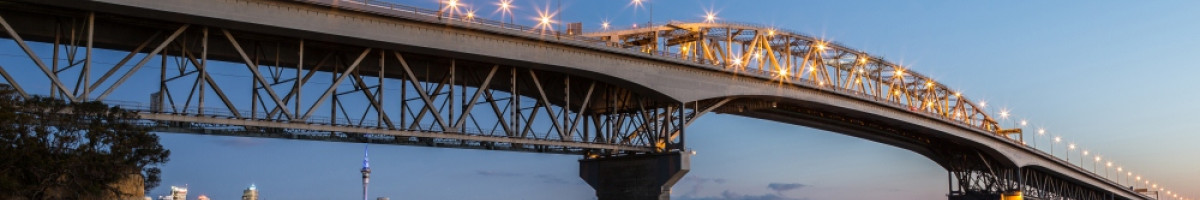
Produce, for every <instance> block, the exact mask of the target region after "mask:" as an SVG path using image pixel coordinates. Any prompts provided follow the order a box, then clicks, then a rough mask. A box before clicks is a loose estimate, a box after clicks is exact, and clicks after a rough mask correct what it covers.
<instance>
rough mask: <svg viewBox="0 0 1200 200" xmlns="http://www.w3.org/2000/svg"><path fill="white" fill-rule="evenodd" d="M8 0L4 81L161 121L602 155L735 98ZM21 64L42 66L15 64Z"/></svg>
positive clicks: (644, 147)
mask: <svg viewBox="0 0 1200 200" xmlns="http://www.w3.org/2000/svg"><path fill="white" fill-rule="evenodd" d="M5 4H7V5H5V9H0V25H2V26H3V28H4V31H3V32H0V37H6V38H10V40H11V41H13V42H14V43H16V44H18V45H16V46H15V48H18V49H19V50H22V51H23V52H24V53H25V55H21V56H20V57H23V58H24V59H20V60H23V61H24V62H25V64H23V65H20V66H0V75H3V77H4V79H5V81H6V83H7V84H10V85H12V86H13V87H14V88H16V89H17V90H18V92H19V93H20V94H21V95H22V96H25V97H28V96H29V95H31V94H30V93H29V90H26V89H25V88H24V87H22V86H28V85H29V84H22V83H24V82H32V83H34V85H37V84H38V82H39V81H42V82H48V83H49V85H50V86H51V87H49V88H47V89H49V92H48V93H46V94H47V95H48V96H51V97H55V98H61V99H64V100H70V101H106V102H108V103H110V104H119V105H122V106H123V107H125V108H127V109H135V110H138V111H140V112H141V113H142V116H143V117H144V119H146V121H145V122H144V123H143V125H146V126H150V127H154V128H156V129H157V130H160V131H171V132H190V133H200V134H218V135H233V136H250V137H273V138H291V139H309V140H326V141H345V142H371V143H388V144H413V145H428V146H440V147H459V148H476V149H496V150H511V151H537V152H547V153H568V154H586V155H588V156H589V157H600V156H610V155H619V154H629V153H642V152H664V151H674V150H680V149H683V148H684V146H683V145H684V139H685V138H684V136H685V134H684V128H685V127H686V126H687V125H688V124H690V123H692V122H693V121H694V120H695V119H696V118H699V117H700V116H702V115H704V114H705V113H708V112H710V111H712V110H713V109H715V108H717V107H720V106H721V105H723V104H725V103H727V102H729V101H730V100H731V99H713V100H705V101H698V102H675V101H673V100H669V99H661V98H652V97H648V96H645V95H640V94H637V93H635V92H633V91H630V90H627V89H624V88H622V87H619V86H616V85H613V84H610V83H606V82H604V81H602V80H594V79H588V78H584V77H581V76H573V75H571V74H568V73H563V72H555V71H546V70H539V69H533V68H528V67H523V66H510V65H502V64H496V63H489V62H486V61H478V60H461V59H453V58H446V57H440V56H437V55H423V54H419V53H413V52H405V51H399V50H391V49H380V48H368V47H359V46H353V45H345V44H339V43H336V42H328V41H313V40H305V39H298V38H291V37H287V36H283V35H269V34H260V33H249V32H239V31H237V30H229V29H225V28H220V27H205V26H201V25H192V24H178V23H171V22H160V21H154V20H147V19H135V18H127V17H122V16H119V15H109V14H102V13H93V12H83V11H69V10H59V9H54V8H44V7H39V6H33V5H24V4H16V3H5ZM3 47H9V46H3ZM46 51H52V52H53V53H52V55H50V56H49V57H44V52H46ZM93 51H105V55H106V56H103V57H101V56H95V55H93ZM39 52H41V53H43V54H38V53H39ZM80 52H82V53H80ZM118 55H119V56H118ZM94 56H95V57H94ZM117 58H119V59H117ZM47 63H49V64H47ZM156 64H157V65H158V66H153V65H156ZM101 65H103V66H101ZM26 66H34V67H37V69H40V71H42V73H41V74H42V75H38V76H33V75H32V74H17V75H19V76H16V77H14V76H12V75H13V74H10V73H9V72H10V71H12V70H13V69H22V70H24V69H28V68H21V67H26ZM14 67H16V68H14ZM96 72H103V73H96ZM26 73H28V72H26ZM147 74H153V75H155V76H147ZM20 75H24V76H20ZM39 77H40V78H39ZM148 77H149V78H148ZM231 77H232V78H231ZM325 78H328V79H325ZM131 93H133V94H134V95H129V94H131ZM114 94H116V95H114ZM247 96H248V97H247ZM114 97H116V98H118V99H113V98H114ZM144 97H149V98H144ZM146 99H149V100H146ZM214 99H215V100H219V103H217V104H215V105H214V104H213V103H211V102H206V101H212V100H214Z"/></svg>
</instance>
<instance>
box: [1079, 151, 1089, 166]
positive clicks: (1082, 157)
mask: <svg viewBox="0 0 1200 200" xmlns="http://www.w3.org/2000/svg"><path fill="white" fill-rule="evenodd" d="M1079 153H1080V154H1079V167H1080V168H1083V162H1084V160H1086V159H1087V155H1088V150H1083V151H1080V152H1079Z"/></svg>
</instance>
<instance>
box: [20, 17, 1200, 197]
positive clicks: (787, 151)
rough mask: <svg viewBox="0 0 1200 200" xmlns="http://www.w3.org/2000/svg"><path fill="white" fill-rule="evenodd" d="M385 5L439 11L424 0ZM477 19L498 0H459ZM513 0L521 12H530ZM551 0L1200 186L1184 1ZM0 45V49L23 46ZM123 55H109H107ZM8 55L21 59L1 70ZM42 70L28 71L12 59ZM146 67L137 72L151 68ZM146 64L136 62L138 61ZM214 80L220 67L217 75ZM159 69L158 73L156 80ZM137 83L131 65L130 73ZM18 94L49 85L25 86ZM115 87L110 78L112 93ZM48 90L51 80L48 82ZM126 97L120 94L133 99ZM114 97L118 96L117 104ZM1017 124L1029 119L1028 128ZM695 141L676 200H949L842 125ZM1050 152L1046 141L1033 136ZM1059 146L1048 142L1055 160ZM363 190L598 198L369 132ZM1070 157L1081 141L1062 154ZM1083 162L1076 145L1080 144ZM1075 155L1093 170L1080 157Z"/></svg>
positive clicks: (215, 177) (560, 158) (222, 178)
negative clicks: (837, 58)
mask: <svg viewBox="0 0 1200 200" xmlns="http://www.w3.org/2000/svg"><path fill="white" fill-rule="evenodd" d="M393 2H397V3H402V4H407V5H414V6H418V7H424V8H430V9H436V8H437V3H436V1H434V0H418V1H398V0H393ZM462 2H463V3H465V4H467V5H470V6H471V7H474V8H476V9H477V10H478V13H479V15H480V16H481V17H489V18H499V17H500V15H499V14H493V12H492V11H493V10H495V9H496V6H495V5H494V4H495V3H496V2H493V1H472V0H463V1H462ZM553 3H554V2H552V1H546V0H515V1H514V5H516V6H517V9H516V11H515V13H516V16H517V17H515V19H516V21H517V22H518V23H522V24H526V25H532V24H534V22H533V19H532V18H533V16H535V15H536V12H535V11H534V8H535V7H543V8H557V7H558V6H556V5H554V4H553ZM645 5H646V7H644V8H637V9H635V8H633V7H631V6H630V3H629V1H624V0H618V1H579V0H575V1H572V0H567V1H562V5H561V8H562V12H560V16H559V17H560V21H566V22H583V23H584V27H585V29H586V30H596V29H598V28H599V27H600V26H599V24H600V23H601V22H602V21H606V20H607V21H609V22H611V23H612V24H613V27H614V28H621V27H629V26H630V25H632V24H634V23H645V22H646V21H649V20H650V14H649V13H650V11H649V10H650V9H649V8H648V7H653V12H654V14H653V19H654V21H656V22H660V23H661V22H666V21H668V20H680V21H699V20H702V17H703V16H704V13H705V11H706V10H714V11H716V12H717V17H718V18H719V20H724V21H735V22H746V23H755V24H764V25H770V26H774V27H779V28H780V29H786V30H792V31H796V32H798V33H801V34H806V35H813V36H818V37H822V38H826V39H827V40H831V41H836V42H838V43H840V44H843V45H846V46H848V47H851V48H855V49H858V50H862V51H866V52H868V53H870V54H872V55H875V56H879V57H883V58H885V59H887V60H890V61H893V62H896V63H901V64H903V65H904V66H906V68H909V69H910V70H912V71H916V72H919V73H922V74H924V75H927V76H930V77H933V78H935V79H936V80H938V81H939V82H941V83H943V84H945V85H948V86H950V87H951V88H954V89H956V90H960V91H963V94H964V96H967V97H968V98H971V99H974V100H977V101H980V100H982V101H986V102H988V106H989V109H992V110H991V112H999V110H1000V109H1006V110H1010V111H1011V113H1012V114H1013V117H1012V118H1011V119H1012V120H1010V121H1006V122H1003V123H1008V124H1015V123H1016V121H1015V120H1017V119H1025V120H1028V121H1029V123H1030V127H1031V128H1029V129H1032V127H1039V128H1044V129H1046V131H1047V134H1049V135H1053V136H1061V137H1062V138H1063V140H1064V141H1063V142H1064V143H1074V144H1077V145H1078V146H1079V147H1080V148H1081V149H1087V150H1089V151H1091V152H1094V153H1097V154H1099V155H1102V156H1103V157H1104V158H1105V160H1112V161H1114V164H1115V165H1119V166H1122V167H1124V168H1125V169H1126V170H1130V171H1132V172H1134V173H1136V174H1141V175H1142V177H1143V178H1146V179H1149V180H1151V181H1153V182H1156V183H1158V185H1160V186H1167V187H1169V189H1170V190H1172V191H1176V192H1179V193H1181V194H1183V195H1184V196H1189V197H1192V198H1200V156H1197V152H1200V145H1196V143H1195V142H1194V141H1200V134H1195V133H1194V130H1200V123H1195V121H1197V120H1200V117H1196V115H1195V113H1200V104H1196V103H1194V102H1195V101H1196V99H1200V93H1198V92H1200V90H1196V88H1197V86H1200V79H1197V78H1195V77H1192V76H1193V75H1195V74H1200V66H1197V62H1195V61H1194V58H1196V57H1197V56H1198V55H1200V40H1198V39H1195V37H1194V36H1196V35H1200V26H1195V24H1196V22H1197V21H1200V13H1197V12H1195V11H1196V9H1197V8H1200V2H1194V1H1143V2H1123V1H1086V2H1061V1H1015V2H1014V1H1008V2H998V1H996V2H993V1H942V0H935V1H920V2H908V1H860V0H851V1H808V0H794V1H734V0H726V1H721V0H700V1H691V0H658V1H654V0H650V1H649V2H648V3H645ZM14 48H15V47H14V44H13V43H11V42H0V49H6V50H5V52H3V55H0V57H4V58H5V59H4V60H10V61H0V64H3V65H4V66H6V67H7V66H14V65H17V64H14V63H12V62H15V61H11V60H15V59H17V58H20V57H19V56H14V55H21V56H23V54H20V52H18V51H13V50H11V49H14ZM115 59H119V57H117V58H115ZM9 68H14V67H9ZM9 70H10V71H15V72H13V73H20V71H21V70H25V71H28V73H39V74H40V72H36V71H32V70H31V69H28V68H24V69H17V70H14V69H9ZM153 70H157V69H151V70H150V72H146V73H148V74H152V75H156V74H157V71H153ZM139 73H140V72H139ZM214 76H228V74H217V75H214ZM150 77H152V79H150V80H156V79H153V78H157V76H150ZM138 80H139V79H137V78H135V79H134V81H135V82H136V81H138ZM25 86H26V88H27V90H31V91H34V89H29V88H37V87H42V88H43V89H39V90H40V91H46V90H47V89H44V87H45V86H40V85H36V84H25ZM121 92H123V91H120V90H118V91H117V93H121ZM43 93H44V92H43ZM139 95H140V96H137V95H132V96H136V98H135V97H130V100H138V99H142V98H143V97H144V95H142V94H139ZM119 98H121V97H114V99H119ZM1027 130H1028V129H1027ZM688 134H689V137H688V148H692V149H694V150H696V151H697V154H696V155H695V156H694V157H693V158H692V165H691V166H692V171H691V172H689V173H688V175H687V176H686V177H685V178H684V179H683V180H682V181H680V182H679V183H678V184H676V185H675V187H674V188H672V197H673V199H683V200H699V199H704V200H724V199H729V200H749V199H807V200H831V199H850V200H866V199H883V198H888V199H913V200H918V199H942V198H945V196H944V195H945V194H946V192H947V187H948V185H947V182H946V176H947V174H946V171H944V170H942V169H941V168H940V167H938V166H937V165H936V164H935V163H933V162H931V161H929V160H928V159H926V158H924V157H922V156H920V155H917V154H915V153H912V152H908V151H905V150H902V149H899V148H895V147H891V146H887V145H883V144H879V143H874V142H870V141H866V140H862V139H858V138H852V137H848V136H844V135H840V134H838V133H832V132H826V131H821V130H815V129H811V128H806V127H801V126H795V125H789V124H781V123H776V122H770V121H764V120H756V119H749V118H742V117H737V116H730V115H719V114H710V115H706V116H704V117H703V118H701V119H699V121H698V122H696V123H694V124H693V125H692V126H691V127H689V129H688ZM160 136H161V137H162V143H163V145H164V146H165V147H166V148H168V149H170V150H171V151H172V155H171V161H170V162H169V163H167V164H165V165H164V166H163V181H162V186H160V187H158V188H156V189H155V190H152V191H149V192H148V194H149V195H154V196H156V195H165V194H166V193H167V192H168V190H169V187H168V186H170V185H180V186H182V185H187V186H188V187H189V188H190V193H189V194H190V196H192V197H193V198H194V197H195V196H197V195H200V194H204V195H206V196H208V197H210V198H211V199H217V200H221V199H238V198H240V195H241V191H242V189H245V188H246V187H248V186H249V185H250V184H255V185H256V186H257V188H258V189H259V190H260V194H261V196H262V197H263V198H262V199H356V198H361V196H360V195H361V185H360V184H361V182H360V181H361V180H360V174H359V171H358V170H359V167H361V161H362V150H363V144H354V143H331V142H314V141H297V140H281V139H261V138H239V137H219V136H202V135H188V134H173V133H162V134H160ZM1027 137H1028V138H1026V140H1027V141H1032V142H1030V143H1034V144H1036V145H1038V147H1039V148H1042V149H1047V151H1049V150H1048V149H1049V148H1047V145H1049V144H1050V140H1049V137H1039V138H1033V137H1032V136H1027ZM1062 144H1063V143H1060V144H1058V146H1056V147H1057V150H1055V151H1056V152H1055V154H1056V155H1058V156H1063V155H1064V150H1065V149H1064V148H1063V146H1065V145H1062ZM370 151H371V156H372V157H371V166H372V179H371V192H370V193H371V195H372V196H378V197H384V196H386V197H391V198H392V199H529V200H541V199H594V198H595V197H594V194H593V191H592V190H591V188H590V187H588V186H587V184H586V183H584V182H583V181H582V180H581V179H579V178H578V163H577V160H578V159H579V158H580V157H579V156H572V155H551V154H534V153H514V152H501V151H484V150H463V149H441V148H428V147H411V146H389V145H371V146H370ZM1072 153H1074V154H1072V155H1078V153H1079V152H1078V151H1074V152H1072ZM1076 158H1077V157H1076ZM1085 165H1087V166H1089V168H1090V166H1091V162H1090V161H1088V162H1086V163H1085Z"/></svg>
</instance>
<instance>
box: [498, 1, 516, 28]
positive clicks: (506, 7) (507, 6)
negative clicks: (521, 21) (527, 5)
mask: <svg viewBox="0 0 1200 200" xmlns="http://www.w3.org/2000/svg"><path fill="white" fill-rule="evenodd" d="M499 4H500V8H499V11H500V20H504V18H505V17H507V18H508V23H509V24H511V23H513V14H512V9H513V8H515V7H513V6H512V0H500V3H499ZM500 27H504V23H501V24H500Z"/></svg>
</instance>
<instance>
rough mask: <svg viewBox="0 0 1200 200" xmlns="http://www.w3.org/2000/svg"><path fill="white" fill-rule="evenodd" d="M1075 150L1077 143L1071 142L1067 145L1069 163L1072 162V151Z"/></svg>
mask: <svg viewBox="0 0 1200 200" xmlns="http://www.w3.org/2000/svg"><path fill="white" fill-rule="evenodd" d="M1074 150H1075V143H1071V144H1070V145H1067V153H1066V155H1067V163H1071V151H1074Z"/></svg>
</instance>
